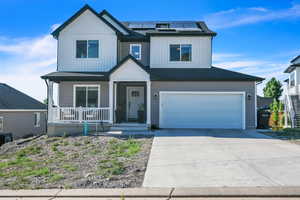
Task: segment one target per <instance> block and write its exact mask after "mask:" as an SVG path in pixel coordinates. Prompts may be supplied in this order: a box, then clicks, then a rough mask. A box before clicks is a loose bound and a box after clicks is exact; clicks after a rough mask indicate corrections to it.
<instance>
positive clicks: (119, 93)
mask: <svg viewBox="0 0 300 200" xmlns="http://www.w3.org/2000/svg"><path fill="white" fill-rule="evenodd" d="M137 65H138V64H137V63H136V61H133V60H132V59H127V60H126V61H124V62H123V63H121V64H120V65H119V66H117V67H116V68H115V69H113V70H111V71H110V72H106V73H102V74H100V73H98V74H95V73H88V72H80V73H69V74H67V75H68V76H59V75H60V74H61V73H62V72H54V73H52V74H53V77H55V78H53V77H51V76H49V75H48V76H44V77H43V78H44V79H46V83H47V86H48V125H50V126H56V125H57V126H59V127H64V126H63V125H64V124H65V125H66V127H67V126H73V125H74V126H75V125H76V126H77V127H81V128H82V127H83V124H84V123H89V124H94V125H97V124H101V126H102V125H105V126H108V127H111V126H115V125H118V127H120V125H124V124H129V125H134V124H137V125H144V126H145V127H150V125H151V112H150V110H151V101H150V97H151V95H150V93H151V82H150V78H149V74H148V73H147V71H146V70H145V69H142V68H141V67H140V66H137ZM63 73H64V72H63ZM54 82H55V83H57V84H58V98H57V105H55V106H54V105H53V84H54Z"/></svg>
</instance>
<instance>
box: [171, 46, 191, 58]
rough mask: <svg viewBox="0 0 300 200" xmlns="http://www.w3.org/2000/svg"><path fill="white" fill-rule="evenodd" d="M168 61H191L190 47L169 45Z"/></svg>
mask: <svg viewBox="0 0 300 200" xmlns="http://www.w3.org/2000/svg"><path fill="white" fill-rule="evenodd" d="M170 61H183V62H189V61H192V45H191V44H171V45H170Z"/></svg>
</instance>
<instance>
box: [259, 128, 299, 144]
mask: <svg viewBox="0 0 300 200" xmlns="http://www.w3.org/2000/svg"><path fill="white" fill-rule="evenodd" d="M260 133H262V134H265V135H268V136H271V137H273V138H277V139H281V140H287V141H289V142H292V143H295V144H299V145H300V129H299V128H285V129H283V130H280V131H262V132H260Z"/></svg>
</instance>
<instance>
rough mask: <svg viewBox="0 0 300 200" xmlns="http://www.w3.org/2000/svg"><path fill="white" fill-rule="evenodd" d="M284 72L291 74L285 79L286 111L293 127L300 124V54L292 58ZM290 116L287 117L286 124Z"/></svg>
mask: <svg viewBox="0 0 300 200" xmlns="http://www.w3.org/2000/svg"><path fill="white" fill-rule="evenodd" d="M284 73H288V74H289V78H288V79H287V80H285V82H286V83H287V84H286V87H285V90H284V93H285V112H286V116H288V118H289V121H290V122H291V126H292V127H299V126H300V96H299V95H300V87H299V85H300V55H299V56H297V57H296V58H294V59H293V60H291V64H290V66H289V67H288V68H286V69H285V71H284ZM288 118H286V122H285V123H286V126H287V125H288V124H287V121H288Z"/></svg>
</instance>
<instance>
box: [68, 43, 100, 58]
mask: <svg viewBox="0 0 300 200" xmlns="http://www.w3.org/2000/svg"><path fill="white" fill-rule="evenodd" d="M80 40H85V41H87V43H86V45H87V47H86V56H87V57H86V58H77V41H80ZM90 40H97V41H98V57H97V58H89V57H88V56H89V41H90ZM74 46H75V47H74V49H75V53H74V54H75V59H79V60H81V59H84V60H97V59H99V58H100V40H98V39H75V42H74Z"/></svg>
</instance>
